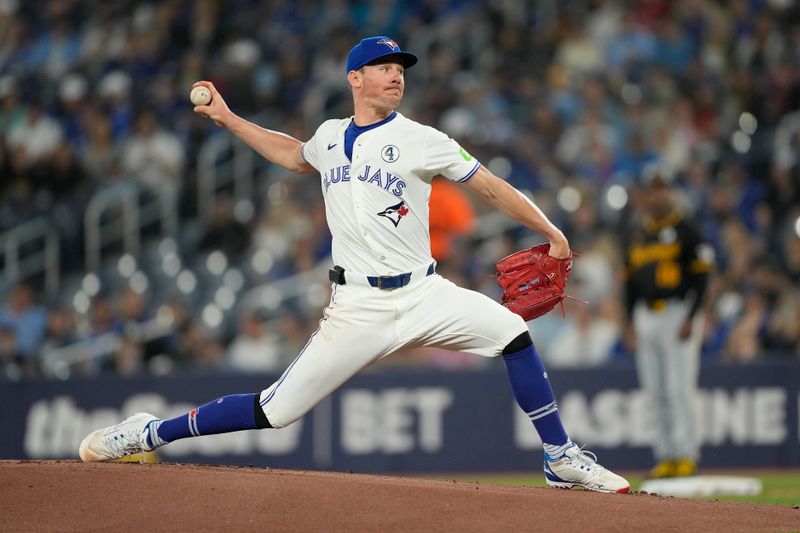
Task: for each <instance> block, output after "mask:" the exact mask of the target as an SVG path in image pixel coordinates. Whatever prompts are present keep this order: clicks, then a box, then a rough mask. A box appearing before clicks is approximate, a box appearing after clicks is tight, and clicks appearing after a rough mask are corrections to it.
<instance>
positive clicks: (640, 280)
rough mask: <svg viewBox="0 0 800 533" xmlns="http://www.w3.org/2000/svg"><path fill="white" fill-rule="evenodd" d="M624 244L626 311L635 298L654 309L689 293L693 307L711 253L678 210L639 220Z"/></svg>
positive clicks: (711, 259)
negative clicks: (654, 217) (662, 215)
mask: <svg viewBox="0 0 800 533" xmlns="http://www.w3.org/2000/svg"><path fill="white" fill-rule="evenodd" d="M624 244H625V272H626V292H627V298H626V303H627V306H626V307H627V308H628V312H629V313H630V312H631V311H632V310H633V306H634V305H635V303H636V302H637V301H639V300H644V301H645V302H647V303H648V305H650V306H651V308H654V309H658V308H659V307H661V306H663V305H665V304H666V300H668V299H671V298H685V297H686V296H687V295H688V294H690V293H694V294H693V296H694V297H695V306H694V307H693V310H692V311H693V312H694V311H696V310H697V307H698V305H699V300H700V298H701V297H702V294H703V293H704V292H705V287H706V284H707V277H708V273H709V272H710V271H711V269H712V268H713V263H714V254H713V251H712V248H711V247H710V246H709V245H708V244H707V243H706V242H705V241H704V239H703V238H702V237H701V235H700V232H699V230H698V229H697V228H696V227H695V226H694V225H693V224H692V223H690V222H689V221H687V220H686V219H685V218H684V217H683V216H682V214H681V213H680V212H678V211H673V212H672V213H670V214H669V215H667V216H665V217H664V218H661V219H659V220H654V219H651V218H644V219H642V220H641V221H640V222H638V223H636V224H634V225H633V226H632V227H631V228H630V229H629V230H628V232H627V235H626V236H625V243H624ZM629 316H630V315H629Z"/></svg>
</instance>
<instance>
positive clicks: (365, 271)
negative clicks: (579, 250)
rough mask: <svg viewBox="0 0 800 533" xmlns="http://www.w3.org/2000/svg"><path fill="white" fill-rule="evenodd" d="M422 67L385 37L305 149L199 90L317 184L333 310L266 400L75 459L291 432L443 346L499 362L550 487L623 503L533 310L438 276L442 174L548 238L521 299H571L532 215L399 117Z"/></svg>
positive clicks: (165, 423)
mask: <svg viewBox="0 0 800 533" xmlns="http://www.w3.org/2000/svg"><path fill="white" fill-rule="evenodd" d="M417 61H418V59H417V57H416V56H415V55H414V54H412V53H409V52H406V51H403V50H401V48H400V46H398V44H397V43H396V42H395V41H393V40H392V39H390V38H388V37H385V36H377V37H370V38H367V39H363V40H362V41H361V42H360V43H358V44H357V45H355V46H354V47H353V49H352V50H351V51H350V53H349V55H348V58H347V65H346V75H347V82H348V83H349V85H350V89H351V91H352V95H353V103H354V114H353V116H351V117H348V118H344V119H334V120H328V121H326V122H323V123H322V124H321V125H320V126H319V128H318V129H317V131H316V133H315V134H314V135H313V137H311V139H309V140H307V141H305V142H302V141H300V140H297V139H295V138H293V137H290V136H288V135H285V134H283V133H279V132H276V131H271V130H268V129H264V128H261V127H259V126H257V125H256V124H253V123H251V122H248V121H246V120H244V119H242V118H240V117H238V116H237V115H235V114H234V113H233V112H232V111H231V110H230V109H229V108H228V107H227V105H226V104H225V101H224V100H223V97H222V95H220V93H219V92H218V91H217V90H216V88H215V87H214V86H213V84H211V83H209V82H207V81H201V82H198V83H196V84H195V86H205V87H207V88H208V89H209V90H210V92H211V97H212V98H211V102H210V103H208V105H198V106H196V107H195V108H194V110H195V112H197V113H202V114H205V115H207V116H208V117H209V118H211V120H213V121H214V122H215V123H216V124H218V125H219V126H221V127H223V128H226V129H227V130H228V131H230V132H231V133H232V134H233V135H235V136H237V137H238V138H240V139H241V140H243V141H244V142H245V143H247V144H248V145H249V146H251V147H252V148H253V149H254V150H256V151H257V152H258V153H259V154H261V155H262V156H263V157H265V158H266V159H268V160H269V161H271V162H273V163H275V164H278V165H281V166H283V167H285V168H286V169H288V170H290V171H291V172H295V173H298V174H306V173H308V174H310V173H318V174H319V176H320V186H321V189H322V194H323V196H324V199H325V213H326V217H327V222H328V225H329V227H330V230H331V234H332V235H333V252H332V255H333V261H334V266H333V268H331V270H330V281H331V282H332V295H331V299H330V303H329V304H328V306H327V307H326V308H325V310H324V311H323V317H322V319H321V320H320V323H319V329H317V331H316V332H314V333H313V334H312V335H311V338H310V339H309V340H308V343H307V344H306V345H305V347H304V348H303V349H302V350H301V352H300V354H299V355H298V356H297V357H296V359H295V360H294V361H293V362H292V363H291V365H289V368H287V369H286V371H285V372H284V373H283V375H282V376H281V377H280V378H279V379H278V380H277V381H276V382H275V383H273V384H272V385H271V386H269V387H268V388H266V389H265V390H263V391H261V392H260V393H255V394H239V395H229V396H224V397H222V398H218V399H216V400H214V401H211V402H209V403H207V404H205V405H201V406H200V407H198V408H195V409H192V410H191V411H190V412H189V413H186V414H184V415H181V416H179V417H176V418H174V419H170V420H160V419H158V418H157V417H155V416H153V415H150V414H147V413H137V414H135V415H133V416H131V417H130V418H128V419H126V420H124V421H122V422H121V423H119V424H117V425H114V426H110V427H108V428H103V429H100V430H97V431H95V432H93V433H91V434H90V435H88V436H87V437H86V438H85V439H84V440H83V442H82V443H81V445H80V450H79V451H80V456H81V458H82V459H83V460H84V461H106V460H111V459H114V458H118V457H121V456H124V455H130V454H135V453H140V452H142V451H143V450H144V451H150V450H154V449H156V448H158V447H160V446H164V445H166V444H167V443H169V442H172V441H174V440H178V439H182V438H187V437H193V436H198V435H209V434H215V433H223V432H231V431H239V430H245V429H258V428H281V427H285V426H287V425H289V424H291V423H292V422H294V421H296V420H297V419H298V418H300V417H302V416H303V415H304V414H305V413H307V412H308V411H309V410H310V409H311V408H312V407H314V405H316V404H317V402H319V401H320V400H321V399H322V398H324V397H325V396H327V395H328V394H330V393H331V392H333V391H334V390H335V389H336V388H338V387H339V386H340V385H342V384H343V383H344V382H345V381H346V380H348V379H349V378H350V377H351V376H353V375H354V374H355V373H357V372H358V371H359V370H361V369H362V368H364V367H365V366H367V365H369V364H371V363H374V362H375V361H377V360H379V359H381V358H383V357H386V356H388V355H390V354H392V353H393V352H395V351H397V350H399V349H402V348H414V347H424V346H431V347H433V346H435V347H440V348H446V349H451V350H459V351H464V352H470V353H473V354H476V355H478V356H483V357H502V358H503V361H504V362H505V364H506V367H507V369H508V375H509V380H510V383H511V387H512V390H513V391H514V395H515V397H516V399H517V401H518V403H519V405H520V407H521V408H522V409H523V410H524V411H525V412H526V413H527V414H528V416H529V417H530V419H531V421H532V422H533V425H534V426H535V427H536V430H537V431H538V433H539V435H540V436H541V439H542V442H543V443H544V451H545V454H544V459H545V460H544V471H545V476H546V479H547V483H548V484H549V485H551V486H555V487H566V488H572V487H583V488H586V489H589V490H595V491H601V492H628V490H629V485H628V482H627V481H626V480H625V479H623V478H622V477H620V476H618V475H616V474H614V473H613V472H611V471H609V470H607V469H606V468H604V467H602V466H600V465H599V464H598V463H597V461H596V458H595V457H594V455H593V454H591V452H587V451H583V450H582V449H581V448H579V447H578V446H577V445H575V444H574V443H573V442H572V441H570V439H569V437H568V435H567V433H566V431H565V430H564V428H563V426H562V423H561V420H560V417H559V413H558V407H557V405H556V401H555V397H554V395H553V391H552V388H551V386H550V382H549V380H548V377H547V373H546V372H545V369H544V367H543V366H542V363H541V361H540V359H539V356H538V354H537V353H536V350H535V348H534V345H533V342H532V340H531V338H530V335H529V333H528V328H527V326H526V324H525V321H524V320H523V318H522V316H521V315H523V316H528V315H527V313H526V311H525V309H527V308H528V307H529V305H528V304H527V303H526V304H525V305H523V306H522V307H521V308H520V309H521V311H518V312H520V314H515V313H514V312H512V311H511V310H509V309H510V307H506V306H503V305H501V304H499V303H497V302H495V301H493V300H491V299H490V298H488V297H486V296H484V295H482V294H480V293H477V292H473V291H469V290H466V289H463V288H460V287H458V286H456V285H454V284H453V283H451V282H450V281H448V280H446V279H444V278H443V277H441V276H440V275H438V274H437V273H436V264H435V262H434V261H433V259H432V257H431V252H430V236H429V231H428V198H429V196H430V191H431V180H432V178H433V177H434V176H443V177H444V178H446V179H448V180H450V181H453V182H457V183H462V184H464V185H465V186H466V187H468V188H469V189H471V190H472V191H474V192H475V193H477V194H478V195H479V196H480V197H482V198H483V199H484V200H486V201H487V202H488V203H489V204H491V205H493V206H495V207H496V208H498V209H500V210H501V211H502V212H503V213H505V214H506V215H508V216H509V217H511V218H513V219H514V220H517V221H518V222H520V223H521V224H524V225H525V226H527V227H529V228H530V229H532V230H534V231H536V232H538V233H540V234H542V235H544V236H545V237H546V238H547V239H548V241H549V248H548V249H547V252H546V253H545V256H544V257H537V258H533V255H532V254H528V255H526V257H529V258H531V260H532V261H534V262H535V263H536V265H538V267H539V268H540V269H545V270H543V271H542V272H543V274H542V275H541V276H538V277H537V279H536V280H524V279H518V277H515V278H514V280H513V282H514V283H513V286H512V287H511V291H512V292H513V293H514V294H513V295H512V296H513V297H514V298H516V297H518V296H521V295H523V294H527V293H528V292H529V291H530V290H531V288H537V287H543V286H547V287H550V288H552V287H553V286H556V287H558V290H559V292H558V294H560V293H561V292H563V283H564V281H565V280H566V276H567V275H568V271H569V268H568V267H569V265H571V252H570V249H569V244H568V242H567V239H566V238H565V237H564V235H563V234H562V232H561V231H559V230H558V228H556V227H555V226H554V225H553V224H552V223H551V222H550V221H549V220H548V218H547V217H546V216H545V215H544V214H543V213H542V211H541V210H539V208H538V207H537V206H536V205H534V204H533V203H532V202H531V201H529V200H528V199H527V198H525V197H524V196H523V195H522V194H520V193H519V192H518V191H517V190H516V189H514V188H513V187H511V186H510V185H508V184H507V183H506V182H505V181H503V180H501V179H499V178H497V177H496V176H495V175H493V174H492V173H491V172H489V170H487V169H486V167H484V166H482V165H481V164H480V163H479V162H478V161H476V160H475V158H474V157H472V156H471V155H470V154H469V153H467V151H465V150H464V149H463V148H462V147H460V146H459V145H458V143H456V142H455V141H454V140H453V139H451V138H449V137H448V136H447V135H445V134H444V133H442V132H440V131H438V130H436V129H434V128H432V127H429V126H425V125H422V124H419V123H417V122H415V121H413V120H410V119H408V118H406V117H404V116H403V115H401V114H400V113H398V112H397V111H396V109H397V107H398V106H399V105H400V102H401V100H402V98H403V91H404V86H405V84H404V74H405V70H406V69H408V68H410V67H412V66H414V65H415V64H416V63H417ZM548 269H549V270H548ZM523 270H525V269H523ZM544 292H548V291H544ZM550 292H552V291H550ZM526 298H527V297H526ZM556 300H558V298H556ZM509 301H510V300H509ZM555 303H556V302H553V305H555ZM548 305H549V304H548ZM531 316H532V315H531Z"/></svg>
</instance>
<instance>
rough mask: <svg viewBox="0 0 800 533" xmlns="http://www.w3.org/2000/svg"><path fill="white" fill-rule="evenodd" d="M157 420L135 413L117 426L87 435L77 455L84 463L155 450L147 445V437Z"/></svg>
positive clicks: (148, 415)
mask: <svg viewBox="0 0 800 533" xmlns="http://www.w3.org/2000/svg"><path fill="white" fill-rule="evenodd" d="M158 420H159V419H158V418H156V417H155V416H153V415H151V414H148V413H136V414H135V415H132V416H129V417H128V418H126V419H125V420H123V421H122V422H120V423H119V424H115V425H113V426H108V427H106V428H101V429H98V430H96V431H93V432H91V433H89V434H88V435H87V436H86V438H85V439H83V441H81V445H80V447H79V448H78V455H80V456H81V460H83V462H85V463H94V462H99V461H112V460H114V459H119V458H120V457H125V456H127V455H134V454H137V453H142V452H151V451H153V450H154V449H155V448H153V447H151V446H149V445H148V444H147V436H148V434H149V431H150V427H151V426H152V424H153V422H157V421H158Z"/></svg>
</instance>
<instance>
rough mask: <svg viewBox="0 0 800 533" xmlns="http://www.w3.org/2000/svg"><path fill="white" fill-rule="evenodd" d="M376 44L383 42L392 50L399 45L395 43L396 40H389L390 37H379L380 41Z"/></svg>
mask: <svg viewBox="0 0 800 533" xmlns="http://www.w3.org/2000/svg"><path fill="white" fill-rule="evenodd" d="M376 44H385V45H386V46H388V47H389V48H391V49H392V50H394V49H395V48H400V47H399V46H397V43H396V42H394V41H393V40H391V39H381V40H380V41H378V42H377V43H376Z"/></svg>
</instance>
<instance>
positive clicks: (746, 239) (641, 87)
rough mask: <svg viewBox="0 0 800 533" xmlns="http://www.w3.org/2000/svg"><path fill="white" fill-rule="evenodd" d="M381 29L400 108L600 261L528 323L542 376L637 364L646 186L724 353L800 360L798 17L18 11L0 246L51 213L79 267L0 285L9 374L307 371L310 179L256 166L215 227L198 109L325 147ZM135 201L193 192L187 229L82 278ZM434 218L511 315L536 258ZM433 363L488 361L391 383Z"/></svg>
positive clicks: (465, 274)
mask: <svg viewBox="0 0 800 533" xmlns="http://www.w3.org/2000/svg"><path fill="white" fill-rule="evenodd" d="M375 34H387V35H391V36H392V37H393V38H395V39H396V40H397V41H399V42H400V43H401V44H402V46H403V47H404V48H407V49H409V50H412V51H415V52H416V53H418V54H419V55H421V58H422V61H421V63H420V65H419V66H418V67H415V68H414V69H413V70H411V71H409V72H408V74H407V76H406V96H405V100H404V103H403V105H402V107H401V109H400V111H401V112H403V113H404V114H406V115H407V116H410V117H411V118H414V119H416V120H419V121H421V122H423V123H428V124H431V125H434V126H436V127H438V128H440V129H442V130H443V131H446V132H447V133H449V134H450V135H451V136H452V137H454V138H456V139H458V140H459V141H460V142H461V143H462V144H463V145H464V146H465V147H466V148H467V149H468V151H469V152H470V153H472V154H473V155H475V156H476V157H478V159H480V160H481V161H482V162H483V163H484V164H485V165H487V166H488V167H489V168H490V169H491V170H492V171H493V172H495V173H496V174H498V175H500V176H501V177H505V178H507V179H508V180H509V181H510V182H511V183H512V184H514V185H515V186H517V187H518V188H520V189H522V190H524V191H526V192H527V193H529V194H531V195H532V196H533V198H534V199H535V200H536V202H537V203H538V204H539V205H540V206H541V207H542V208H543V209H544V210H545V212H546V213H548V215H549V216H550V217H551V218H552V219H553V220H554V222H555V223H556V224H558V225H559V226H561V227H562V228H564V229H565V232H566V233H567V235H568V237H569V238H570V240H571V242H572V244H573V247H574V248H575V249H576V250H578V251H580V252H581V257H580V259H579V260H578V261H577V263H576V270H575V274H574V276H573V278H572V281H571V284H572V288H571V292H572V293H573V294H574V295H575V296H576V297H578V298H582V299H585V300H588V301H589V302H590V303H589V304H588V305H577V304H570V305H569V306H568V313H567V317H566V319H562V318H561V316H560V315H559V314H558V313H551V314H550V315H548V316H546V317H543V318H542V319H539V320H537V321H535V322H533V323H531V330H532V332H533V334H534V339H535V340H536V342H537V344H538V345H539V347H540V351H541V352H542V353H543V357H544V359H545V361H546V362H547V363H548V364H549V365H551V366H574V365H599V364H608V363H614V362H618V363H620V364H624V363H626V362H629V354H628V353H627V348H626V346H625V344H624V342H623V341H622V339H621V328H622V321H623V317H622V314H621V307H622V306H621V290H620V289H621V283H620V281H621V271H620V265H621V258H620V250H619V239H618V236H619V234H620V228H621V225H622V224H624V222H625V221H626V220H629V219H630V217H631V216H632V215H633V214H635V213H636V211H637V209H638V202H639V198H640V196H641V190H640V188H639V180H640V177H641V174H642V172H643V170H644V169H645V168H647V167H648V166H649V165H658V166H659V168H662V169H664V170H665V171H667V172H669V173H670V175H672V176H674V179H675V184H676V186H677V188H678V190H679V193H680V198H681V203H682V204H683V208H684V209H686V210H688V211H689V212H691V213H692V214H693V215H694V217H695V218H696V219H697V220H698V221H699V223H700V225H701V227H702V229H703V231H704V232H705V233H706V236H707V238H708V239H709V240H710V242H711V243H712V245H713V247H714V249H715V250H716V254H717V263H718V264H717V271H716V272H715V274H714V275H713V278H712V283H711V289H710V295H709V298H708V305H707V316H708V319H707V327H706V334H705V342H704V348H703V354H704V358H705V359H706V360H708V361H751V360H755V359H764V358H770V357H794V358H797V357H798V356H800V289H799V287H800V161H799V160H798V153H800V112H799V111H800V67H799V65H800V9H798V7H797V6H796V3H795V2H792V1H789V0H732V1H730V2H728V1H725V2H723V1H701V0H680V1H673V2H670V1H667V0H638V1H636V0H631V1H628V2H623V1H612V0H608V1H603V0H595V1H589V0H585V1H575V2H559V1H557V0H540V1H535V2H534V1H528V2H515V1H493V2H488V1H485V2H484V1H477V0H411V1H407V0H404V1H400V0H380V1H376V2H362V1H352V0H327V1H324V2H322V1H320V2H316V1H311V0H291V1H289V0H285V1H284V0H274V1H270V2H261V1H252V0H231V1H228V2H215V1H212V0H166V1H162V2H141V1H113V2H88V1H78V0H51V1H41V2H22V1H21V0H0V175H1V176H2V180H1V181H0V191H1V192H0V198H2V201H1V202H0V232H3V231H9V230H13V229H14V228H15V227H19V226H20V225H21V224H24V223H25V222H26V221H30V220H34V219H37V218H41V217H44V218H45V219H46V220H48V221H49V223H51V224H52V225H54V226H55V227H56V228H58V232H59V239H60V242H61V251H60V269H61V271H62V276H61V282H60V284H59V286H58V288H57V290H55V291H54V292H52V293H45V292H44V290H43V288H42V283H41V280H40V279H39V278H37V277H36V276H34V277H32V278H30V279H27V280H23V282H12V281H13V280H10V279H6V280H5V282H4V284H3V295H4V296H3V299H2V309H0V362H1V363H2V369H3V374H4V375H5V376H6V377H9V378H14V379H16V378H19V377H24V376H35V375H39V374H42V373H44V374H45V375H48V376H59V377H66V376H68V375H75V374H93V373H98V372H119V373H123V374H129V373H136V372H140V371H149V372H154V373H166V372H170V371H172V370H173V369H184V370H189V371H225V370H248V371H257V370H265V371H279V370H281V369H282V368H283V366H284V365H285V364H286V363H287V362H288V361H291V359H292V358H293V357H294V355H295V354H296V353H297V352H298V350H299V349H300V348H301V347H302V345H303V344H304V342H305V339H306V337H307V335H308V334H309V333H310V331H312V330H313V329H315V326H316V322H317V320H318V319H319V316H320V310H321V308H322V306H323V305H324V304H325V302H326V301H327V293H326V292H325V291H326V290H327V289H326V286H325V282H326V271H327V267H328V266H329V263H328V254H329V251H330V236H329V233H328V231H327V229H326V227H325V221H324V208H323V206H322V203H321V194H320V193H319V185H318V182H317V179H318V178H316V177H312V176H293V175H290V174H287V173H285V172H284V171H282V169H279V168H276V167H274V166H272V165H270V164H267V163H265V162H263V161H262V162H258V163H257V164H256V165H255V166H254V167H253V168H252V174H253V176H255V178H256V179H255V185H254V188H253V190H252V192H251V194H249V195H246V196H243V195H241V194H238V193H237V191H235V190H227V191H226V190H223V191H222V194H219V195H217V196H216V197H215V201H214V202H213V209H211V210H210V211H204V210H203V209H201V208H200V206H199V205H198V204H199V202H200V201H199V200H198V198H200V197H199V196H198V186H199V185H198V183H199V181H198V176H199V174H200V173H201V168H200V167H201V165H200V163H198V161H199V160H200V158H202V154H203V151H204V150H205V149H206V148H204V147H207V146H208V142H209V139H214V138H215V137H221V136H226V135H227V133H225V132H220V131H219V129H218V128H216V127H215V126H214V125H213V124H212V123H210V121H207V120H204V119H203V118H202V117H198V116H196V115H195V114H194V113H193V112H192V108H191V104H190V103H189V102H188V92H189V88H190V87H191V85H192V83H193V82H194V81H196V80H199V79H210V80H212V81H213V82H214V83H215V84H216V85H217V87H218V88H219V90H220V92H221V93H222V94H223V96H224V97H225V98H226V101H227V102H228V104H229V106H230V107H231V109H233V110H234V112H237V113H239V114H242V115H246V116H249V117H257V120H258V122H259V123H260V124H262V125H264V126H265V127H269V128H272V129H276V130H279V131H285V132H287V133H290V134H292V135H294V136H296V137H298V138H300V139H306V138H308V137H309V136H310V135H311V134H312V133H313V132H314V129H315V128H316V126H317V125H318V124H319V123H320V122H321V121H322V120H324V119H325V118H329V117H334V116H347V115H349V114H350V113H351V107H350V106H351V100H350V95H349V90H348V88H347V85H346V80H345V76H344V68H343V66H344V60H345V56H346V54H347V52H348V50H349V48H350V46H352V45H353V44H354V43H355V42H357V41H358V39H360V38H362V37H365V36H368V35H375ZM212 164H213V161H212ZM130 184H136V186H138V187H141V188H142V190H145V191H150V194H153V195H156V196H158V197H161V196H160V195H164V197H167V198H178V201H177V207H176V210H177V214H178V231H177V233H176V234H175V235H172V236H170V235H164V234H161V233H160V232H159V231H158V230H154V229H152V228H149V229H148V228H146V227H145V228H144V230H143V241H144V244H143V246H142V248H141V249H140V250H139V251H137V253H134V254H129V253H126V249H125V248H124V246H122V245H120V246H118V247H116V248H115V247H114V246H111V247H109V249H108V250H106V251H105V253H104V255H103V257H102V266H101V267H98V268H96V269H87V266H86V261H85V257H86V256H85V248H86V241H85V230H86V228H85V227H84V221H85V217H84V213H85V211H86V208H87V205H88V204H89V202H90V201H91V199H92V198H93V197H95V196H96V195H98V194H100V193H101V192H102V191H107V190H115V188H120V187H125V186H129V185H130ZM215 194H216V193H215ZM431 217H432V238H433V241H434V253H435V256H436V257H437V259H438V260H439V263H440V268H439V271H440V272H441V273H443V274H444V275H445V276H447V277H450V278H451V279H453V280H454V281H455V282H457V283H459V284H462V285H464V286H467V287H470V288H474V289H476V290H480V291H483V292H485V293H487V294H490V295H492V296H496V295H497V291H496V288H495V287H494V282H493V280H492V278H491V274H492V273H493V265H494V262H495V261H496V260H497V259H499V258H500V257H502V256H503V255H505V254H507V253H509V252H511V251H513V250H515V249H518V248H519V247H521V246H523V245H527V244H531V243H533V242H535V241H537V240H539V239H538V238H537V236H535V235H531V234H530V233H529V232H526V231H522V230H520V229H519V228H517V227H514V226H512V225H509V224H507V223H505V222H504V221H502V220H499V219H498V218H496V217H495V216H493V215H492V213H490V212H488V210H487V208H486V206H484V205H481V204H480V203H479V202H476V201H475V199H474V198H471V197H468V196H466V193H465V192H464V190H463V189H459V188H457V187H451V186H448V184H445V183H437V184H436V187H435V189H434V194H433V198H432V215H431ZM4 261H5V263H7V262H8V261H9V259H8V256H7V254H6V255H5V256H4ZM6 266H7V264H6ZM315 267H319V270H318V271H316V274H313V275H312V276H311V277H304V276H303V275H302V273H304V272H307V271H310V270H311V269H313V268H315ZM298 273H299V274H300V275H299V277H298ZM282 280H283V282H284V283H283V284H281V283H282ZM309 280H313V281H309ZM305 289H308V290H305ZM76 343H77V344H76ZM421 361H424V362H425V363H426V364H431V363H433V364H434V365H440V366H445V367H453V366H476V365H483V364H492V363H491V362H486V361H483V360H479V358H474V357H468V356H464V355H463V354H448V353H440V352H437V351H431V350H427V351H423V352H420V353H408V354H404V355H403V356H401V357H397V358H396V360H395V361H394V363H393V364H415V363H417V362H421Z"/></svg>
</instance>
